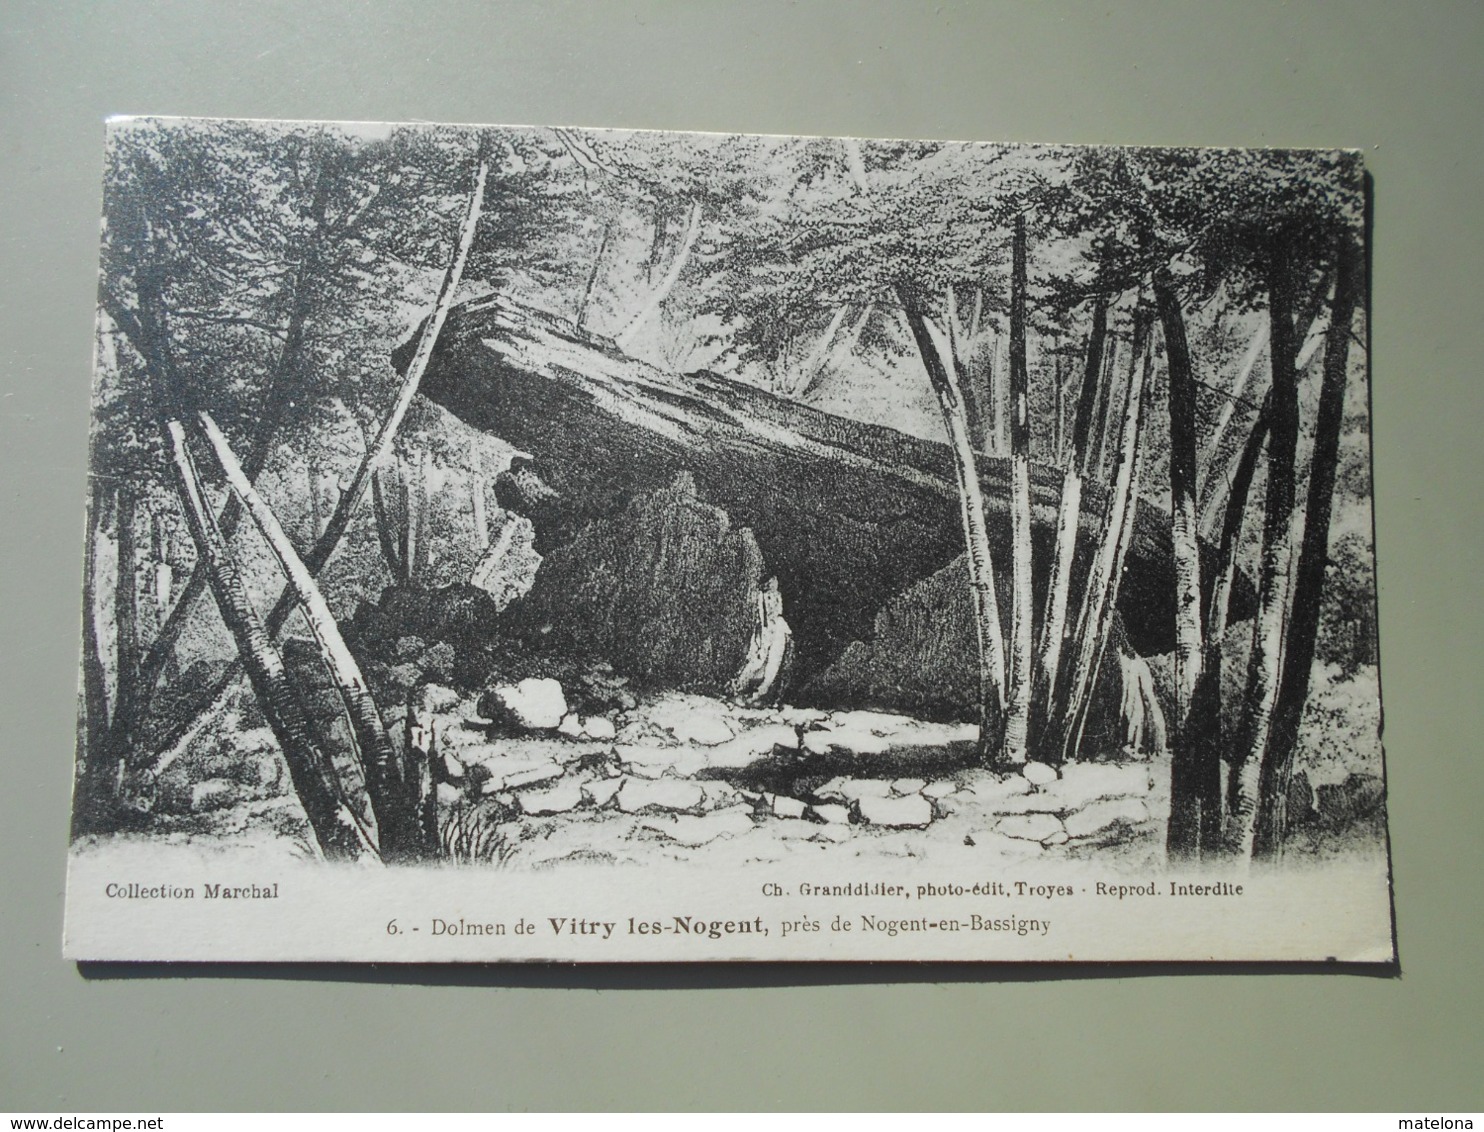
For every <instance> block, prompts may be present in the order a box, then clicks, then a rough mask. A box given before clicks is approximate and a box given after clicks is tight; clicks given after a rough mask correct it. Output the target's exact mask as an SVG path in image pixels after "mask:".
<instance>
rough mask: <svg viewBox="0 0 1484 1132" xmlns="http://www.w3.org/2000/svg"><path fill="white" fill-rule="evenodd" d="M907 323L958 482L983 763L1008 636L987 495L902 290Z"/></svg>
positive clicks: (945, 375) (958, 404)
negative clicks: (971, 607) (991, 546)
mask: <svg viewBox="0 0 1484 1132" xmlns="http://www.w3.org/2000/svg"><path fill="white" fill-rule="evenodd" d="M898 295H899V296H900V298H901V300H902V307H903V310H904V311H905V313H906V317H907V325H908V327H909V328H910V329H911V331H912V337H913V339H914V340H915V341H916V343H917V349H918V353H919V354H920V355H921V356H922V364H923V368H924V369H925V370H926V371H927V375H928V380H929V382H930V383H931V384H932V387H933V392H934V393H935V394H937V397H938V405H939V407H940V408H941V409H942V411H943V423H944V425H945V426H946V428H947V431H948V444H949V450H950V451H951V452H952V454H953V470H954V474H955V476H956V478H957V480H958V492H959V504H960V514H961V517H962V519H963V525H964V543H965V545H966V547H967V551H968V554H967V561H968V566H969V590H970V595H971V597H972V599H973V604H974V626H975V640H976V642H977V644H978V649H979V753H980V757H981V758H982V759H984V760H985V761H993V760H995V759H996V758H998V756H999V753H1000V751H1001V750H1002V748H1003V744H1004V710H1005V703H1004V697H1005V640H1004V634H1003V632H1002V631H1001V628H1000V610H999V603H998V600H997V598H996V596H995V589H994V563H993V560H992V559H991V557H990V551H989V528H988V526H987V525H986V523H985V519H984V497H983V495H982V494H981V492H980V488H979V473H978V468H977V466H976V464H975V460H974V445H973V442H972V440H971V439H970V437H969V421H968V415H967V414H966V413H965V411H964V399H963V393H962V392H961V390H960V389H959V385H958V379H957V377H956V375H954V374H952V373H950V372H949V370H948V368H947V366H945V365H944V363H943V358H942V355H941V354H940V353H939V351H938V347H937V345H936V343H934V342H933V337H932V334H931V332H930V331H929V330H928V326H927V318H926V316H925V315H924V314H923V312H922V308H921V307H920V306H919V305H918V302H917V299H916V296H914V295H913V294H912V292H911V291H910V290H909V289H908V288H907V287H905V286H903V287H899V288H898Z"/></svg>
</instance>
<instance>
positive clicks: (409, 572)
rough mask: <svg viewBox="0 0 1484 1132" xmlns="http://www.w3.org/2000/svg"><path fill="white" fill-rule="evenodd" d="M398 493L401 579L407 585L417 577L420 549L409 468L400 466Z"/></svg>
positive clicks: (411, 477) (414, 488)
mask: <svg viewBox="0 0 1484 1132" xmlns="http://www.w3.org/2000/svg"><path fill="white" fill-rule="evenodd" d="M397 483H398V487H399V490H398V495H399V497H400V498H401V502H402V518H403V520H404V521H403V523H402V532H401V533H402V567H403V570H404V574H403V577H402V581H403V582H405V583H407V584H408V585H411V584H412V580H413V579H414V578H416V577H417V555H418V551H419V550H421V549H422V548H421V546H420V545H419V544H418V535H419V534H420V533H421V532H420V531H419V530H418V523H417V481H416V480H415V479H414V478H413V474H412V472H411V470H410V469H408V468H405V467H404V468H402V469H401V470H400V475H399V476H398V479H397Z"/></svg>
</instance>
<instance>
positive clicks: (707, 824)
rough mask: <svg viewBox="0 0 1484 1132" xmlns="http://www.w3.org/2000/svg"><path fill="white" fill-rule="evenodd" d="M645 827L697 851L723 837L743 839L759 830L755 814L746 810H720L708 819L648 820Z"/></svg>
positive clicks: (668, 817) (666, 818)
mask: <svg viewBox="0 0 1484 1132" xmlns="http://www.w3.org/2000/svg"><path fill="white" fill-rule="evenodd" d="M641 825H642V826H643V827H644V828H646V829H651V830H653V831H654V832H656V833H661V834H663V835H664V836H665V837H667V838H669V839H670V840H671V841H673V842H675V843H676V844H677V845H684V846H686V847H687V848H691V849H695V848H699V847H700V846H702V845H709V844H710V843H711V842H713V841H715V840H716V839H717V838H719V837H739V836H742V835H744V834H748V833H751V832H752V831H753V828H754V826H755V823H754V822H753V820H752V814H751V813H750V812H748V811H743V810H717V811H716V812H715V813H710V814H706V815H705V816H704V817H694V816H692V815H690V814H678V815H674V816H665V817H659V818H650V819H646V820H645V821H644V822H642V823H641Z"/></svg>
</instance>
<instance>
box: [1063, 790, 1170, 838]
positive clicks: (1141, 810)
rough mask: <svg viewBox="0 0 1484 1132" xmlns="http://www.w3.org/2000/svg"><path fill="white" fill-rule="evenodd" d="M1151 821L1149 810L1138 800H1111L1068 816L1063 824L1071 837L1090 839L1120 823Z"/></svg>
mask: <svg viewBox="0 0 1484 1132" xmlns="http://www.w3.org/2000/svg"><path fill="white" fill-rule="evenodd" d="M1148 820H1149V809H1148V807H1146V806H1145V805H1144V803H1143V802H1142V801H1140V800H1139V799H1138V798H1110V799H1108V800H1107V801H1104V802H1094V803H1093V804H1092V805H1090V806H1088V807H1087V808H1086V809H1082V810H1078V811H1077V812H1076V813H1073V814H1068V815H1067V816H1066V818H1065V820H1064V822H1063V824H1064V825H1065V826H1066V827H1067V834H1068V835H1069V836H1071V837H1090V836H1092V835H1093V834H1094V833H1101V832H1102V831H1103V830H1105V829H1107V828H1108V827H1110V826H1112V825H1116V824H1118V823H1120V822H1122V823H1126V824H1128V825H1138V824H1139V823H1140V822H1143V821H1148Z"/></svg>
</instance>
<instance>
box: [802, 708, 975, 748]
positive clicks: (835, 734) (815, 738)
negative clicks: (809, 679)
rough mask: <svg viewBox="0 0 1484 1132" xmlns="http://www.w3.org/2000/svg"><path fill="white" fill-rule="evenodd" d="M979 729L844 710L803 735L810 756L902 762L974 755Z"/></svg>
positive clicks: (955, 724)
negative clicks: (892, 758)
mask: <svg viewBox="0 0 1484 1132" xmlns="http://www.w3.org/2000/svg"><path fill="white" fill-rule="evenodd" d="M978 736H979V729H978V728H977V727H976V726H974V725H973V724H971V723H929V722H925V721H923V720H918V719H912V718H910V717H908V716H904V715H892V714H889V713H887V712H879V711H842V712H836V713H835V714H834V715H831V716H830V717H829V718H828V719H825V720H821V721H820V722H819V723H817V724H812V725H810V730H807V731H805V732H804V749H805V750H806V751H807V752H808V753H809V754H814V755H833V756H835V757H841V756H852V755H854V756H860V755H885V754H892V755H896V756H898V757H900V758H902V759H911V758H914V757H916V756H919V755H925V754H926V755H931V756H934V757H941V756H942V755H944V754H945V753H948V754H951V755H963V756H965V757H967V756H969V755H970V754H972V752H973V750H974V747H975V746H976V745H977V743H978Z"/></svg>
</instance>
